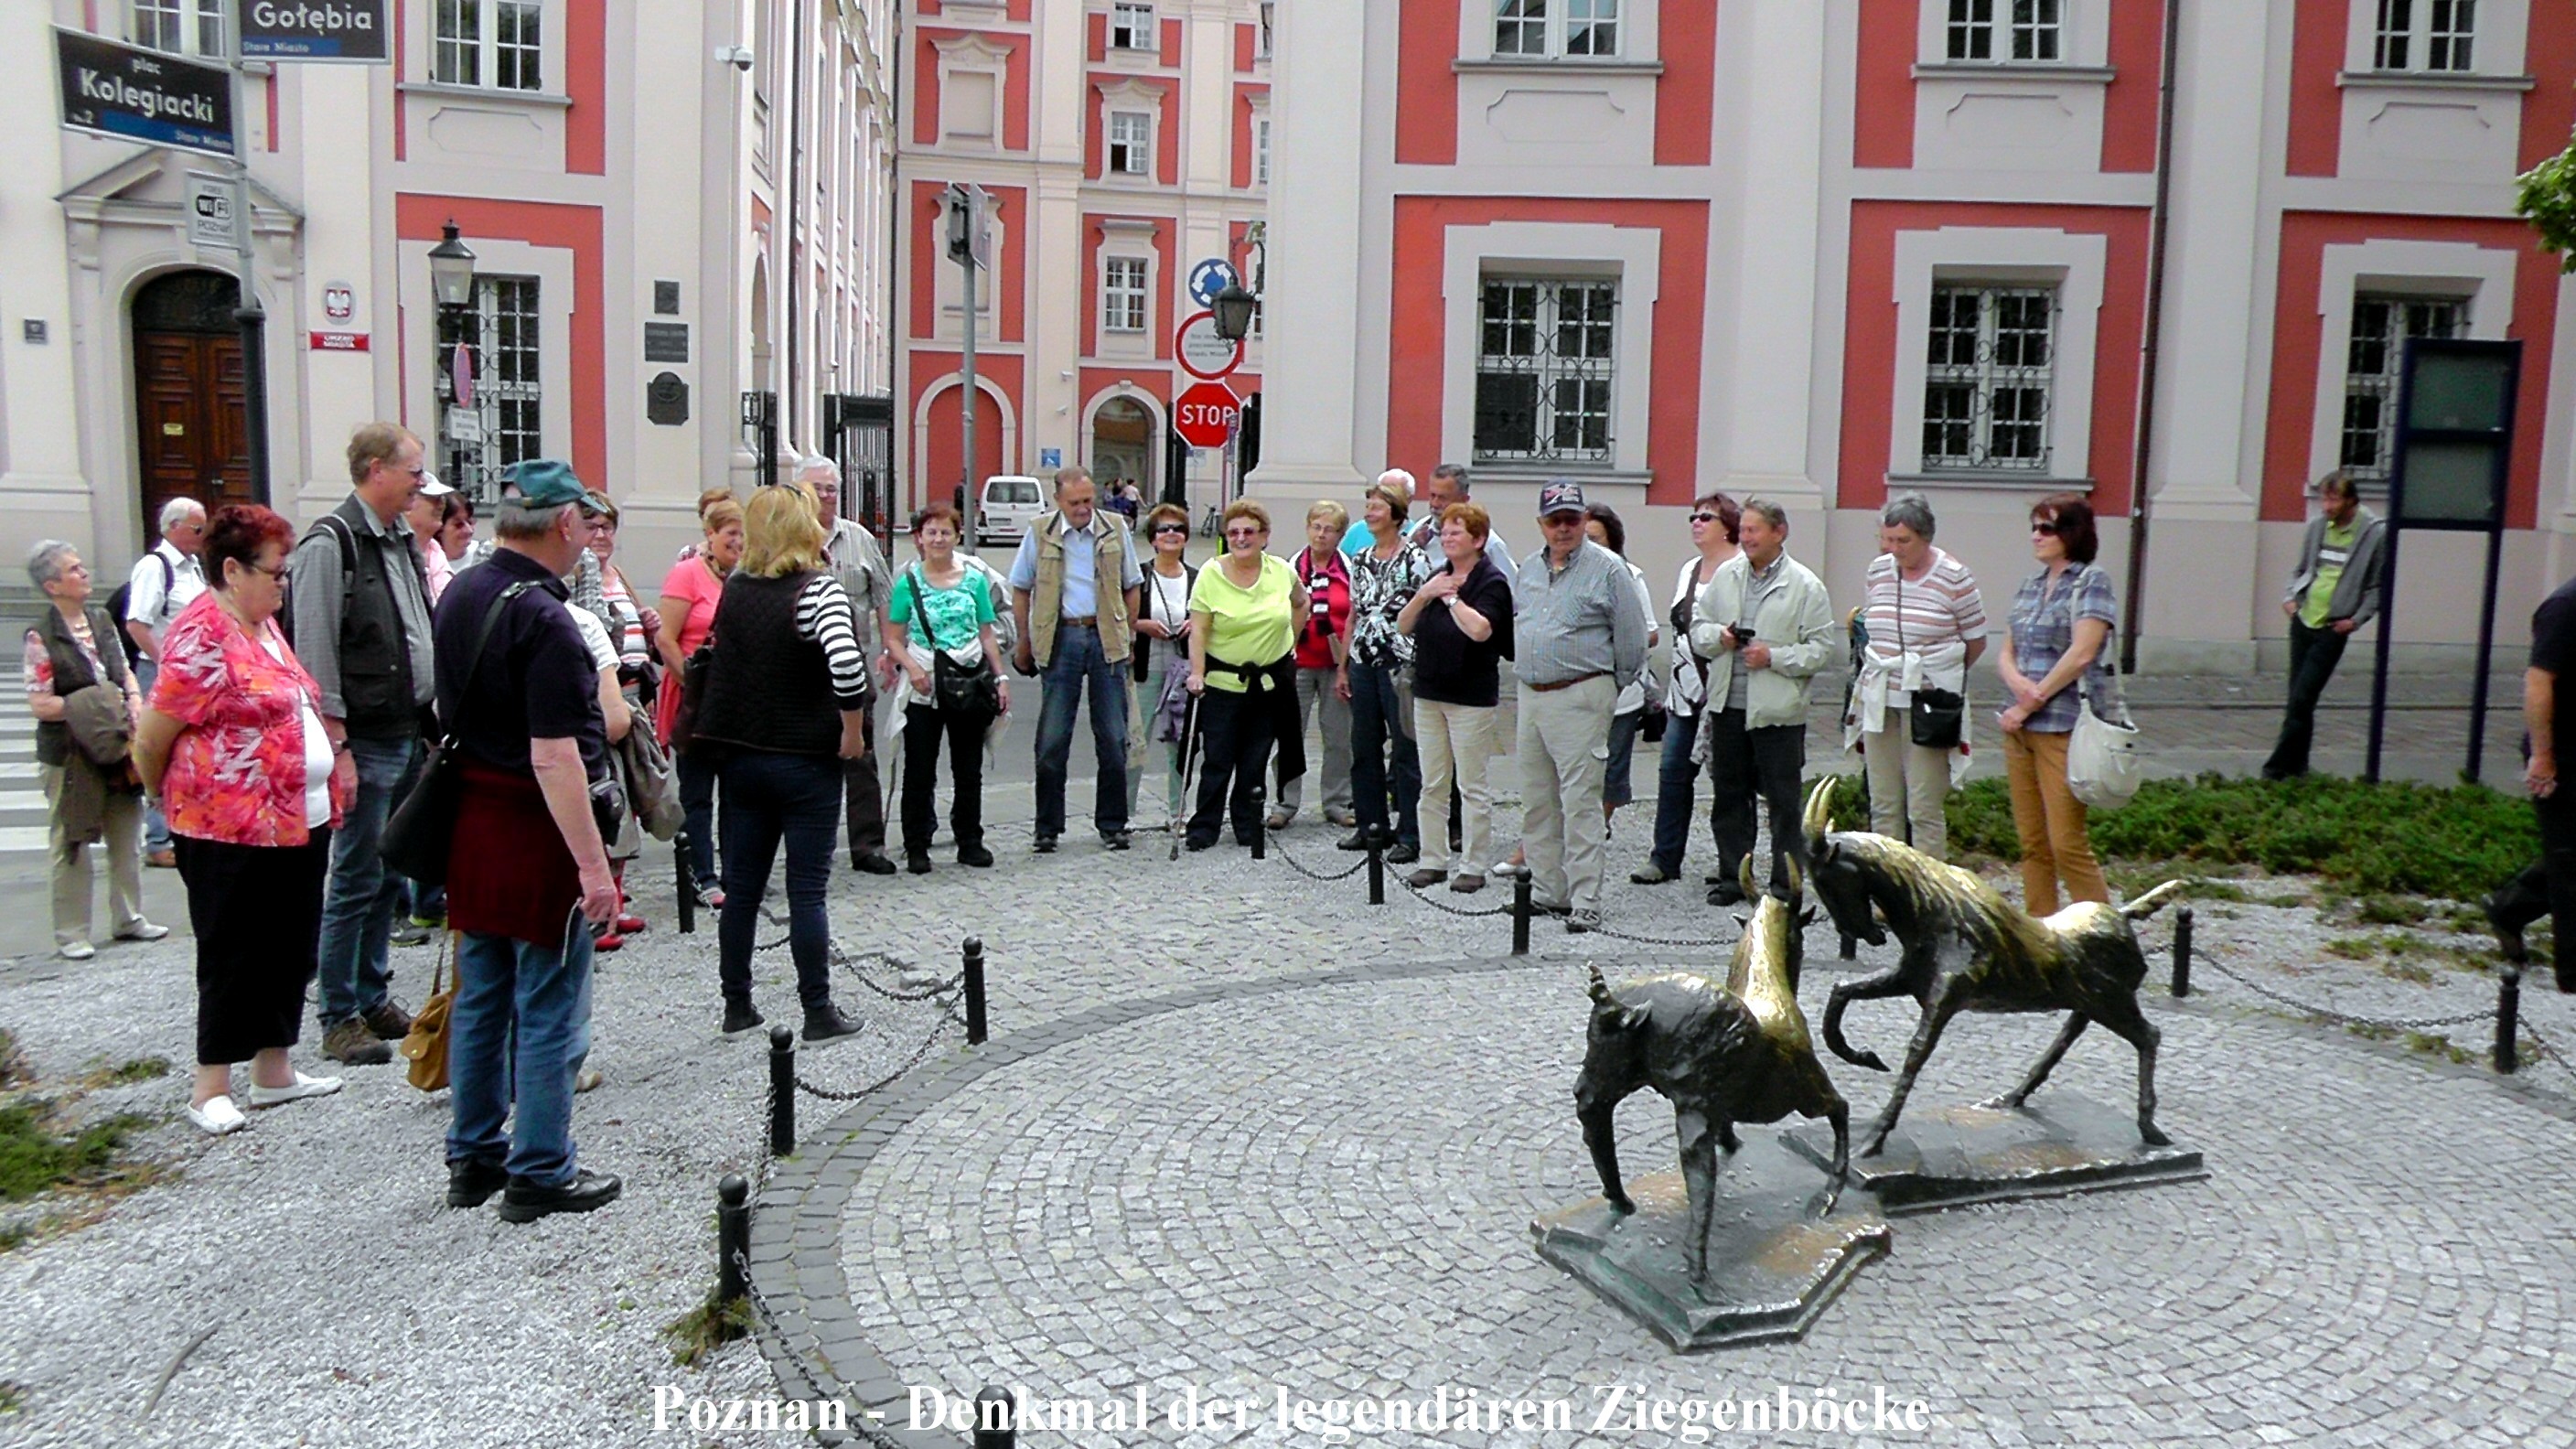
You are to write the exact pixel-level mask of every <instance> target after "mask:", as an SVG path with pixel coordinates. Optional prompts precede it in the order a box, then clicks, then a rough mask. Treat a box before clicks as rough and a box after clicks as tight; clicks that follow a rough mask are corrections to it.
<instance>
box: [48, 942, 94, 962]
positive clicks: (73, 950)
mask: <svg viewBox="0 0 2576 1449" xmlns="http://www.w3.org/2000/svg"><path fill="white" fill-rule="evenodd" d="M54 954H55V955H57V956H60V957H62V958H63V959H64V960H66V961H86V960H88V959H89V958H91V957H92V956H95V955H97V954H98V948H97V947H96V946H93V945H91V944H90V943H89V942H87V941H66V942H64V943H63V944H61V945H59V946H56V947H55V948H54Z"/></svg>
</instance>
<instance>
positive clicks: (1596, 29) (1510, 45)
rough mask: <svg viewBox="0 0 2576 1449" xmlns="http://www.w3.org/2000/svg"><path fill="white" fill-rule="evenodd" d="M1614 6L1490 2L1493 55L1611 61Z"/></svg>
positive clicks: (1585, 1)
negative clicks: (1491, 3) (1580, 57)
mask: <svg viewBox="0 0 2576 1449" xmlns="http://www.w3.org/2000/svg"><path fill="white" fill-rule="evenodd" d="M1619 3H1620V0H1495V3H1494V54H1496V55H1497V56H1505V55H1528V56H1557V57H1561V56H1593V57H1602V56H1615V55H1617V54H1618V53H1619Z"/></svg>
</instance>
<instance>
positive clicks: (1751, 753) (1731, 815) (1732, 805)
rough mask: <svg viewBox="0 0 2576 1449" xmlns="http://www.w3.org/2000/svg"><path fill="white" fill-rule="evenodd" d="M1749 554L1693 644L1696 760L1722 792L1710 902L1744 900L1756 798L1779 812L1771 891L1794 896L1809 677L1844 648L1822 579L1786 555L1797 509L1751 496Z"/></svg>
mask: <svg viewBox="0 0 2576 1449" xmlns="http://www.w3.org/2000/svg"><path fill="white" fill-rule="evenodd" d="M1736 527H1737V535H1738V537H1739V539H1740V540H1741V541H1742V543H1743V545H1744V551H1743V552H1742V553H1739V554H1737V555H1736V556H1735V557H1733V558H1731V559H1728V560H1727V561H1726V562H1725V563H1722V564H1720V565H1718V567H1717V573H1716V574H1715V575H1713V576H1712V577H1711V578H1710V579H1709V581H1708V586H1707V587H1706V588H1704V589H1702V590H1700V594H1699V602H1698V604H1697V606H1696V608H1695V610H1694V612H1693V615H1692V619H1693V623H1692V624H1691V631H1690V641H1691V647H1692V648H1693V649H1696V650H1698V651H1699V653H1700V655H1701V657H1702V658H1705V659H1707V660H1708V662H1709V664H1708V705H1707V716H1708V724H1707V727H1706V728H1705V729H1703V730H1701V731H1700V737H1699V744H1698V747H1697V748H1698V758H1699V759H1703V760H1706V761H1707V762H1708V765H1709V774H1710V778H1711V779H1712V781H1713V782H1714V783H1715V785H1716V787H1717V810H1716V816H1717V818H1716V822H1715V824H1716V830H1717V863H1718V871H1719V875H1720V877H1721V878H1720V880H1719V881H1718V883H1717V884H1716V885H1714V886H1712V887H1710V888H1709V893H1708V899H1709V904H1711V905H1731V904H1733V903H1735V902H1737V901H1740V900H1742V899H1744V890H1743V887H1741V886H1739V885H1737V884H1736V878H1737V876H1738V874H1739V873H1740V869H1739V868H1740V867H1741V866H1742V865H1743V863H1744V858H1745V857H1746V856H1748V855H1751V854H1752V853H1753V836H1754V828H1753V804H1752V796H1753V794H1754V792H1755V791H1757V790H1758V791H1759V792H1760V793H1761V796H1762V800H1763V803H1764V804H1765V805H1766V806H1767V807H1768V808H1769V810H1770V815H1771V890H1772V892H1773V893H1774V894H1776V895H1780V896H1783V897H1786V896H1787V895H1788V893H1789V860H1790V858H1791V856H1792V855H1793V854H1795V853H1798V852H1800V851H1802V850H1803V848H1804V847H1803V844H1802V842H1801V841H1800V839H1799V833H1798V805H1799V802H1798V779H1799V776H1800V775H1801V774H1802V773H1803V772H1804V771H1805V770H1806V768H1807V681H1808V680H1810V679H1813V678H1815V677H1816V674H1817V672H1818V671H1820V670H1822V669H1823V668H1824V667H1825V666H1826V665H1827V664H1829V663H1831V662H1833V660H1834V658H1835V656H1836V655H1837V654H1838V653H1839V652H1840V648H1841V646H1840V644H1839V642H1838V641H1837V640H1836V639H1835V637H1834V609H1833V602H1832V600H1831V599H1829V598H1828V597H1827V596H1826V593H1825V585H1824V581H1823V580H1822V579H1819V578H1817V577H1816V575H1815V572H1814V571H1813V570H1811V569H1809V568H1808V567H1807V566H1806V565H1805V564H1802V563H1800V562H1798V561H1797V560H1796V559H1793V558H1791V557H1789V514H1788V511H1787V510H1785V509H1783V508H1782V507H1781V506H1780V505H1779V504H1777V503H1774V502H1772V501H1771V500H1769V499H1767V498H1747V499H1745V500H1744V513H1743V517H1742V518H1741V520H1740V521H1739V522H1738V523H1737V526H1736Z"/></svg>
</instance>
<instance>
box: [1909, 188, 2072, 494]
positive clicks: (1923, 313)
mask: <svg viewBox="0 0 2576 1449" xmlns="http://www.w3.org/2000/svg"><path fill="white" fill-rule="evenodd" d="M2109 250H2110V243H2109V241H2108V239H2107V238H2105V237H2104V236H2102V235H2101V234H2100V233H2098V232H2075V231H2059V230H2056V229H2054V228H2043V227H1941V228H1938V229H1936V230H1930V231H1900V232H1898V233H1897V234H1896V257H1895V265H1894V268H1893V270H1892V274H1891V275H1890V277H1889V281H1890V282H1891V284H1892V285H1893V287H1894V291H1895V296H1896V328H1897V330H1896V358H1895V367H1894V368H1893V369H1892V371H1893V373H1894V378H1893V381H1892V383H1891V389H1892V391H1891V393H1890V395H1889V397H1888V399H1887V402H1886V406H1887V409H1888V415H1889V428H1888V447H1887V473H1888V479H1889V481H1890V482H1895V483H1906V484H1925V485H1930V486H1943V485H1949V486H1960V485H1966V486H1973V487H1980V488H1999V487H2000V488H2012V489H2023V488H2029V489H2037V490H2040V491H2043V492H2050V491H2056V490H2058V489H2063V488H2078V489H2080V488H2083V487H2087V486H2090V483H2091V481H2092V480H2091V479H2090V478H2089V477H2088V476H2087V473H2088V471H2089V469H2090V467H2091V459H2092V456H2093V451H2092V450H2093V381H2094V370H2095V367H2096V366H2097V360H2098V343H2099V332H2100V328H2101V311H2102V290H2103V282H2102V279H2103V271H2104V268H2105V266H2106V264H2107V259H2108V255H2109ZM1966 283H1986V284H1993V285H2000V286H2010V287H2038V286H2053V287H2055V288H2057V319H2056V320H2057V332H2056V346H2055V355H2054V357H2053V359H2052V360H2051V363H2050V368H2051V376H2050V393H2049V409H2048V411H2049V423H2048V467H2047V468H2045V469H2027V468H1958V467H1943V466H1941V465H1939V464H1938V463H1936V464H1934V465H1933V466H1932V467H1930V468H1926V467H1925V466H1924V457H1923V401H1924V392H1925V388H1926V385H1927V384H1928V383H1929V381H1930V372H1931V368H1930V361H1931V358H1930V352H1931V333H1932V290H1933V288H1934V287H1936V286H1941V285H1950V284H1966Z"/></svg>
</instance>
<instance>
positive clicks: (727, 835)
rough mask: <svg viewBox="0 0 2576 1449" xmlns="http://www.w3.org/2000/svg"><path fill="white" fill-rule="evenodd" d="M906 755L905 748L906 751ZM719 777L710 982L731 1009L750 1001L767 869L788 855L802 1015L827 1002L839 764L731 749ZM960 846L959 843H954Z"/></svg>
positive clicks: (791, 945) (791, 948)
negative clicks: (719, 845)
mask: <svg viewBox="0 0 2576 1449" xmlns="http://www.w3.org/2000/svg"><path fill="white" fill-rule="evenodd" d="M911 748H912V746H911V745H910V744H906V746H905V749H906V750H907V751H909V750H910V749H911ZM718 769H719V771H720V772H721V774H722V775H723V777H724V893H725V903H724V910H723V911H722V912H721V913H720V914H719V915H718V917H717V919H716V979H717V981H718V982H719V983H720V984H721V985H722V986H723V988H724V994H725V999H726V1000H728V1001H749V1000H750V999H751V948H752V938H753V936H755V935H756V934H758V932H759V930H760V901H761V897H762V896H764V895H766V894H767V893H768V891H769V868H770V867H771V866H772V865H774V864H776V863H777V861H778V847H779V844H780V842H781V841H782V840H784V842H785V843H786V846H787V950H788V954H789V955H791V956H793V957H795V958H796V995H797V998H798V999H799V1000H801V1001H803V1002H804V1004H805V1009H806V1010H808V1011H812V1010H814V1009H815V1008H817V1007H822V1006H829V1005H831V1003H832V923H831V919H830V917H829V916H828V915H826V913H825V912H824V909H823V891H824V888H825V887H826V886H828V885H830V884H831V883H832V851H833V849H834V848H835V847H836V846H837V845H838V844H839V841H840V835H841V762H840V761H839V760H837V759H834V758H833V757H831V756H830V755H790V754H782V753H780V752H779V751H776V750H747V749H729V750H726V751H725V756H724V762H723V764H722V765H720V766H718ZM959 843H960V844H963V843H964V837H963V836H962V835H961V836H960V837H959Z"/></svg>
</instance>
